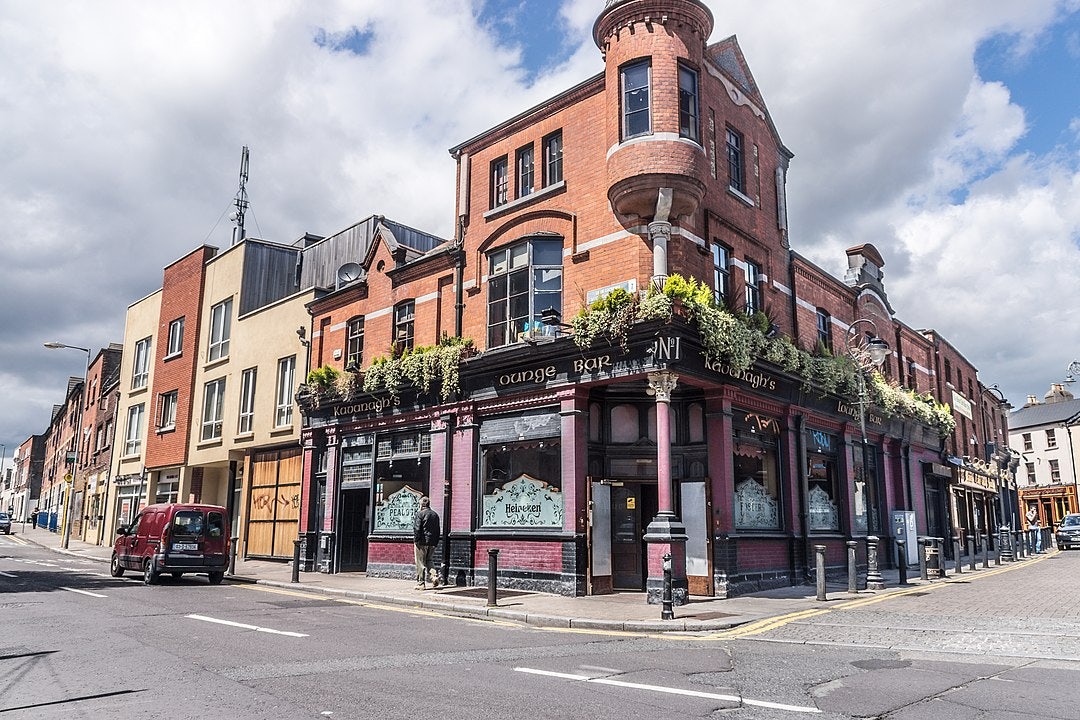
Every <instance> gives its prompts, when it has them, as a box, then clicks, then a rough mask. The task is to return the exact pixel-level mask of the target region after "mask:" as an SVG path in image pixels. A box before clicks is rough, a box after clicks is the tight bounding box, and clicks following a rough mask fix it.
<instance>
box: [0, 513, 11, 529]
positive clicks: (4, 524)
mask: <svg viewBox="0 0 1080 720" xmlns="http://www.w3.org/2000/svg"><path fill="white" fill-rule="evenodd" d="M0 532H3V533H4V534H5V535H10V534H11V516H10V515H8V514H7V513H5V512H0Z"/></svg>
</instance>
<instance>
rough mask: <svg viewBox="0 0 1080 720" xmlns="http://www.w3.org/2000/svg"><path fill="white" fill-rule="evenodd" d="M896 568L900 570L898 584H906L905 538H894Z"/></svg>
mask: <svg viewBox="0 0 1080 720" xmlns="http://www.w3.org/2000/svg"><path fill="white" fill-rule="evenodd" d="M896 569H897V570H898V571H899V572H900V584H901V585H907V540H904V539H902V538H897V539H896Z"/></svg>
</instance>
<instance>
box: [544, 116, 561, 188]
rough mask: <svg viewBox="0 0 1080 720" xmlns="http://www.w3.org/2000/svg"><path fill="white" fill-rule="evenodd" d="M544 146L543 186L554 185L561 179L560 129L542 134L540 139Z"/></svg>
mask: <svg viewBox="0 0 1080 720" xmlns="http://www.w3.org/2000/svg"><path fill="white" fill-rule="evenodd" d="M541 144H542V145H543V148H544V168H543V179H542V180H541V182H543V186H544V187H548V186H549V185H555V184H556V183H560V182H562V180H563V134H562V130H556V131H555V132H553V133H550V134H548V135H545V136H544V139H543V140H542V141H541Z"/></svg>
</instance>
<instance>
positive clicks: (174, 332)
mask: <svg viewBox="0 0 1080 720" xmlns="http://www.w3.org/2000/svg"><path fill="white" fill-rule="evenodd" d="M183 352H184V318H182V317H178V318H176V319H175V320H173V321H172V322H170V323H169V341H168V345H166V348H165V358H166V359H168V358H172V357H176V356H178V355H181V354H183Z"/></svg>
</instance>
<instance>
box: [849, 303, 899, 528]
mask: <svg viewBox="0 0 1080 720" xmlns="http://www.w3.org/2000/svg"><path fill="white" fill-rule="evenodd" d="M860 325H869V326H870V327H872V328H873V329H874V332H873V335H869V334H867V335H860V334H859V331H858V327H859V326H860ZM845 346H846V347H847V353H848V357H850V358H851V360H852V362H854V363H855V366H856V367H857V368H858V372H856V373H855V375H856V377H857V378H858V382H859V402H858V405H859V434H860V438H861V444H860V448H859V449H860V452H861V461H862V472H863V478H864V482H869V479H868V478H867V465H868V463H867V459H866V456H867V453H866V448H867V442H866V406H867V405H869V404H870V397H869V394H868V393H867V390H866V372H867V371H869V370H876V369H878V368H880V367H881V366H882V364H883V363H884V362H885V358H887V357H888V356H889V352H890V349H889V343H887V342H885V341H884V340H882V339H881V337H880V336H879V335H878V329H877V325H875V324H874V321H873V320H868V319H866V318H859V319H858V320H856V321H855V322H853V323H851V325H849V326H848V329H847V336H846V339H845ZM874 511H875V512H876V508H875V509H874ZM873 530H874V528H873V527H872V526H871V524H870V522H869V518H868V522H867V531H868V532H871V533H872V532H873Z"/></svg>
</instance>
